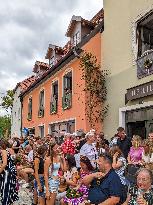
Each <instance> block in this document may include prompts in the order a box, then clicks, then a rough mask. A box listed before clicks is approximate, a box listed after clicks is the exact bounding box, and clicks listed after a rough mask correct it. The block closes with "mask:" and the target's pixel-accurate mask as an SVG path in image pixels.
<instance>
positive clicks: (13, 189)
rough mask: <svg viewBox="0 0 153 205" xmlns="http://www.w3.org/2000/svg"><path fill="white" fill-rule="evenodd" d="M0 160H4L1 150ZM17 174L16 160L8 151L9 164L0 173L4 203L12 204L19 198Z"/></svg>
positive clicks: (0, 190)
mask: <svg viewBox="0 0 153 205" xmlns="http://www.w3.org/2000/svg"><path fill="white" fill-rule="evenodd" d="M0 160H2V154H1V152H0ZM16 176H17V171H16V167H15V164H14V160H13V159H12V158H11V155H10V153H9V152H8V154H7V166H6V167H5V170H4V171H3V172H2V173H1V174H0V197H1V204H2V205H10V204H13V203H14V202H15V201H16V200H18V192H17V179H16Z"/></svg>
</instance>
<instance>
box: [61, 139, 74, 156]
mask: <svg viewBox="0 0 153 205" xmlns="http://www.w3.org/2000/svg"><path fill="white" fill-rule="evenodd" d="M61 148H62V151H63V153H64V154H72V155H73V154H75V144H74V143H73V141H72V140H71V139H67V140H65V142H64V143H63V144H62V145H61Z"/></svg>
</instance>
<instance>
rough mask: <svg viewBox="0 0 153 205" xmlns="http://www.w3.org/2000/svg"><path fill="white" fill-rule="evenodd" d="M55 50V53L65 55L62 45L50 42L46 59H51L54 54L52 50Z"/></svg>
mask: <svg viewBox="0 0 153 205" xmlns="http://www.w3.org/2000/svg"><path fill="white" fill-rule="evenodd" d="M54 50H55V53H56V54H58V55H63V54H64V53H63V48H62V47H60V46H56V45H52V44H49V46H48V49H47V53H46V56H45V59H50V58H51V56H52V52H53V51H54Z"/></svg>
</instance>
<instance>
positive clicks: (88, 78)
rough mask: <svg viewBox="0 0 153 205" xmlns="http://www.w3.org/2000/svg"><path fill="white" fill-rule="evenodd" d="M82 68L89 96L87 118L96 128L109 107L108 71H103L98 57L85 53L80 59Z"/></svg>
mask: <svg viewBox="0 0 153 205" xmlns="http://www.w3.org/2000/svg"><path fill="white" fill-rule="evenodd" d="M80 67H81V69H82V80H85V89H84V91H85V92H86V96H87V102H86V104H87V106H86V116H87V117H88V120H89V123H90V126H91V127H92V128H94V125H95V122H99V121H101V122H102V121H103V120H104V118H105V116H106V114H107V111H108V105H105V101H106V96H107V88H106V77H107V75H108V70H101V69H100V65H99V64H98V62H97V58H96V56H94V55H93V54H92V53H87V52H84V54H83V55H82V56H81V58H80Z"/></svg>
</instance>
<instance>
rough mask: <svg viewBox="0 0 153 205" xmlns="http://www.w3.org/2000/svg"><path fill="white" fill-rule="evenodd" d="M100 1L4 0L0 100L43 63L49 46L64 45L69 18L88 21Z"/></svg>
mask: <svg viewBox="0 0 153 205" xmlns="http://www.w3.org/2000/svg"><path fill="white" fill-rule="evenodd" d="M102 6H103V3H102V0H43V1H42V0H11V1H10V0H5V1H1V5H0V28H1V29H0V45H1V46H0V97H1V96H2V95H3V94H2V93H4V92H6V90H8V89H13V88H14V87H15V85H16V83H17V82H19V81H21V80H23V79H24V78H26V77H28V76H30V75H31V74H32V68H33V65H34V64H35V61H36V60H40V61H42V60H43V61H44V57H45V54H46V51H47V48H48V45H49V43H52V44H56V45H59V46H64V44H65V43H66V42H67V41H68V39H67V37H65V33H66V30H67V27H68V24H69V22H70V20H71V17H72V15H73V14H74V15H81V16H82V17H84V18H86V19H91V18H92V17H93V16H94V15H95V14H96V13H97V12H98V11H99V10H100V9H101V8H102Z"/></svg>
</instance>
